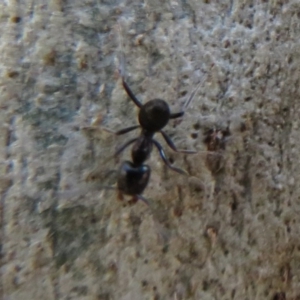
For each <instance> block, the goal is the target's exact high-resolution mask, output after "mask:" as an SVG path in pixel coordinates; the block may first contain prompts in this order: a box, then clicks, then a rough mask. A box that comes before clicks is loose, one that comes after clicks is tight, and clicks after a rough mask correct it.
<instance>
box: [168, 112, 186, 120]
mask: <svg viewBox="0 0 300 300" xmlns="http://www.w3.org/2000/svg"><path fill="white" fill-rule="evenodd" d="M183 115H184V111H180V112H178V113H173V114H171V115H170V119H176V118H180V117H182V116H183Z"/></svg>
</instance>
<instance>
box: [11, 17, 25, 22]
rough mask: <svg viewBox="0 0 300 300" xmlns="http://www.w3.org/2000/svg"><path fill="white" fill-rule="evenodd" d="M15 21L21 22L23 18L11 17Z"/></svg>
mask: <svg viewBox="0 0 300 300" xmlns="http://www.w3.org/2000/svg"><path fill="white" fill-rule="evenodd" d="M10 20H11V21H12V22H13V23H20V22H21V20H22V18H21V17H18V16H14V17H11V19H10Z"/></svg>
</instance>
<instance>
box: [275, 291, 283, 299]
mask: <svg viewBox="0 0 300 300" xmlns="http://www.w3.org/2000/svg"><path fill="white" fill-rule="evenodd" d="M273 300H286V297H285V293H284V292H279V293H276V294H275V295H274V297H273Z"/></svg>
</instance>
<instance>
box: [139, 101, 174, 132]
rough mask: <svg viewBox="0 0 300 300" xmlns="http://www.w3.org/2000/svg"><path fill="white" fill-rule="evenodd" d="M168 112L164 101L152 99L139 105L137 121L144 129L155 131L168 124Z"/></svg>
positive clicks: (167, 106)
mask: <svg viewBox="0 0 300 300" xmlns="http://www.w3.org/2000/svg"><path fill="white" fill-rule="evenodd" d="M170 114H171V113H170V108H169V105H168V104H167V102H166V101H164V100H161V99H153V100H150V101H148V102H147V103H145V104H144V105H142V106H141V108H140V111H139V123H140V125H141V127H142V128H143V129H144V130H146V131H149V132H156V131H159V130H161V129H162V128H164V127H165V126H166V125H167V124H168V122H169V119H170Z"/></svg>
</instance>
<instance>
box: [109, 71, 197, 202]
mask: <svg viewBox="0 0 300 300" xmlns="http://www.w3.org/2000/svg"><path fill="white" fill-rule="evenodd" d="M120 74H121V77H122V85H123V88H124V89H125V91H126V93H127V95H128V96H129V98H130V99H131V100H132V101H133V102H134V104H135V105H136V106H137V107H139V109H140V110H139V113H138V121H139V125H134V126H130V127H127V128H123V129H121V130H119V131H117V132H115V134H116V135H122V134H125V133H128V132H130V131H133V130H135V129H137V128H141V129H142V130H141V133H140V135H139V136H138V137H137V138H133V139H131V140H129V141H127V142H126V143H125V144H124V145H123V146H122V147H121V148H120V149H119V150H117V152H116V153H115V156H117V155H119V154H120V153H121V152H122V151H123V150H125V148H127V147H128V146H129V145H131V144H133V147H132V150H131V158H132V162H131V161H124V162H123V163H122V164H121V166H120V168H119V170H118V173H117V178H118V179H117V189H118V191H119V199H120V200H123V194H125V195H129V196H132V200H131V201H129V203H131V204H134V203H136V202H137V201H138V200H142V201H143V202H145V203H146V204H148V202H147V200H146V199H145V198H144V197H143V196H142V195H141V194H142V193H143V191H144V190H145V188H146V187H147V184H148V182H149V178H150V173H151V169H150V167H149V166H148V165H146V164H144V162H145V161H146V160H147V159H148V158H149V156H150V154H151V151H152V148H153V145H154V146H155V147H156V148H157V149H158V151H159V154H160V157H161V158H162V160H163V162H164V163H165V164H166V165H167V166H168V167H169V168H170V169H172V170H174V171H175V172H178V173H180V174H187V173H186V172H185V171H184V170H182V169H179V168H176V167H174V166H172V165H171V164H170V162H169V160H168V159H167V157H166V154H165V152H164V150H163V147H162V146H161V144H160V143H159V142H158V141H156V140H155V139H154V138H153V136H154V134H155V133H157V132H159V133H161V134H162V136H163V138H164V140H165V141H166V143H167V144H168V145H169V147H170V148H171V149H172V150H174V151H175V152H180V153H186V154H193V153H196V151H193V150H178V149H177V148H176V146H175V144H174V143H173V141H172V140H171V138H170V137H169V136H168V135H167V134H166V133H165V132H164V131H163V130H162V129H163V128H164V127H165V126H166V125H167V124H168V122H169V120H170V119H176V118H180V117H182V116H183V115H184V111H180V112H177V113H171V112H170V108H169V106H168V104H167V103H166V102H165V101H164V100H161V99H153V100H150V101H148V102H146V103H145V104H142V103H141V102H140V101H139V100H138V99H137V98H136V96H135V95H134V93H133V92H132V90H131V89H130V87H129V85H128V84H127V83H126V81H125V79H124V75H123V72H122V70H121V71H120ZM197 89H198V87H197V88H196V90H195V91H194V92H193V93H192V94H191V96H190V98H189V99H188V101H187V103H186V104H185V107H187V106H188V104H189V103H190V102H191V100H192V98H193V97H194V95H195V93H196V91H197ZM148 205H149V204H148Z"/></svg>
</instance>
